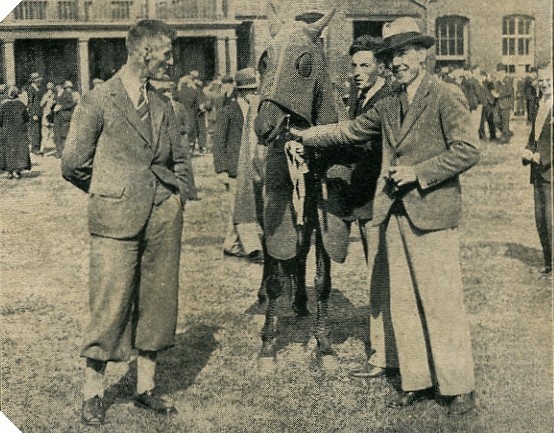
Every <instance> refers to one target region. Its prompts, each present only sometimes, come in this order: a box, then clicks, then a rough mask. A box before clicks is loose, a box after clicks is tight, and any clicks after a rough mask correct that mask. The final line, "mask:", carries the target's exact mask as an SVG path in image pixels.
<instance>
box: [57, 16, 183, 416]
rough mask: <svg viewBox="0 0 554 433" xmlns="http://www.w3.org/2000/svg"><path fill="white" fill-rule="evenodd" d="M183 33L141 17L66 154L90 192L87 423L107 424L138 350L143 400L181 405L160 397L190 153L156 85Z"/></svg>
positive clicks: (85, 108) (74, 177) (67, 167)
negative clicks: (111, 398) (121, 370)
mask: <svg viewBox="0 0 554 433" xmlns="http://www.w3.org/2000/svg"><path fill="white" fill-rule="evenodd" d="M174 38H175V31H174V30H173V29H172V28H171V27H169V26H168V25H167V24H165V23H164V22H162V21H158V20H141V21H139V22H137V23H136V24H134V25H133V26H132V27H131V28H130V29H129V32H128V35H127V39H126V46H127V50H128V53H129V55H128V60H127V63H126V64H125V65H124V66H123V67H122V68H121V70H120V71H119V72H118V73H117V74H116V75H115V76H114V77H113V78H111V79H110V80H108V81H107V82H105V83H104V84H102V85H101V86H99V87H97V88H95V89H93V90H92V91H90V92H88V93H86V94H85V95H83V97H82V99H81V101H80V103H79V105H78V107H77V108H76V110H75V113H74V116H73V120H72V123H71V128H70V131H69V136H68V139H67V144H66V148H65V149H64V152H63V157H62V174H63V176H64V178H65V179H67V180H68V181H69V182H71V183H72V184H74V185H75V186H76V187H78V188H79V189H81V190H83V191H85V192H87V193H88V194H89V204H88V227H89V231H90V234H91V250H90V276H89V297H90V313H91V314H90V322H89V325H88V328H87V330H86V334H85V338H84V343H83V347H82V350H81V356H82V357H84V358H86V369H85V384H84V398H83V406H82V418H83V421H84V422H85V423H87V424H91V425H99V424H102V423H103V421H104V417H105V412H106V408H105V406H104V401H103V393H104V387H103V375H104V371H105V369H106V364H107V362H108V361H127V360H128V359H129V357H130V355H131V351H132V350H134V349H137V350H138V358H137V385H136V395H135V404H137V405H139V406H141V407H144V408H147V409H150V410H153V411H155V412H157V413H161V414H171V413H175V412H176V409H175V407H174V406H173V405H172V404H171V403H169V402H168V401H166V400H165V399H163V398H162V397H161V396H159V395H158V394H157V393H155V392H154V387H155V383H154V375H155V371H156V357H157V354H158V352H160V351H161V350H164V349H167V348H169V347H171V346H172V345H173V344H174V336H175V329H176V323H177V298H178V286H179V283H178V275H179V257H180V250H181V232H182V224H183V207H184V204H185V201H186V199H187V190H186V183H187V165H186V157H185V154H184V151H183V148H182V146H181V145H180V141H179V133H178V128H177V125H176V122H175V117H174V114H173V110H172V108H171V105H170V103H169V101H168V100H167V99H166V98H165V97H163V96H162V95H161V94H160V93H158V92H157V91H156V90H155V89H154V88H153V87H152V86H151V85H150V84H149V83H148V80H149V79H156V80H167V79H169V77H168V76H167V71H168V68H169V67H170V66H171V65H172V64H173V57H172V42H173V39H174Z"/></svg>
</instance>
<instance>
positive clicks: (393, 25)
mask: <svg viewBox="0 0 554 433" xmlns="http://www.w3.org/2000/svg"><path fill="white" fill-rule="evenodd" d="M434 44H435V38H434V37H432V36H427V35H423V34H421V30H420V29H419V25H418V24H417V21H416V20H415V19H414V18H412V17H402V18H397V19H395V20H394V21H391V22H390V23H386V24H384V25H383V45H382V47H381V48H380V49H379V50H377V51H376V52H375V54H376V55H379V56H383V55H386V54H390V53H391V52H393V51H394V50H397V49H399V48H402V47H405V46H407V45H421V46H422V47H425V48H430V47H432V46H433V45H434Z"/></svg>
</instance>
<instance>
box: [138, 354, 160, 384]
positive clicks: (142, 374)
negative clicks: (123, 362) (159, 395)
mask: <svg viewBox="0 0 554 433" xmlns="http://www.w3.org/2000/svg"><path fill="white" fill-rule="evenodd" d="M156 355H157V353H156V352H142V351H141V352H139V355H138V357H137V394H143V393H145V392H146V391H152V390H153V389H154V385H155V383H154V376H155V375H156Z"/></svg>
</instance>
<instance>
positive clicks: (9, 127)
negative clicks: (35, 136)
mask: <svg viewBox="0 0 554 433" xmlns="http://www.w3.org/2000/svg"><path fill="white" fill-rule="evenodd" d="M7 96H8V98H7V99H4V100H3V101H2V102H1V103H0V170H3V171H7V172H8V179H21V171H22V170H30V169H31V157H30V154H29V136H28V130H27V128H28V124H29V113H28V111H27V107H26V106H25V104H24V103H23V102H21V101H20V100H19V99H18V96H19V89H18V88H17V87H16V86H9V88H8V91H7Z"/></svg>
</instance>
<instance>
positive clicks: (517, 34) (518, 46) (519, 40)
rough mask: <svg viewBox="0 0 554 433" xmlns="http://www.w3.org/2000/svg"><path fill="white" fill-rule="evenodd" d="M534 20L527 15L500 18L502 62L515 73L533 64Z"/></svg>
mask: <svg viewBox="0 0 554 433" xmlns="http://www.w3.org/2000/svg"><path fill="white" fill-rule="evenodd" d="M534 39H535V20H534V19H533V18H532V17H530V16H527V15H507V16H505V17H504V18H502V56H503V58H502V62H503V63H504V64H506V65H509V66H511V67H512V69H514V71H513V72H516V71H518V72H519V71H525V70H528V69H529V67H530V65H532V64H533V63H534V53H533V51H534Z"/></svg>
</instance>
